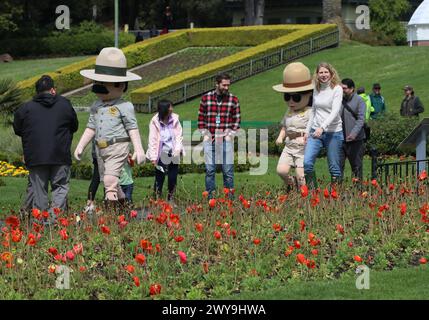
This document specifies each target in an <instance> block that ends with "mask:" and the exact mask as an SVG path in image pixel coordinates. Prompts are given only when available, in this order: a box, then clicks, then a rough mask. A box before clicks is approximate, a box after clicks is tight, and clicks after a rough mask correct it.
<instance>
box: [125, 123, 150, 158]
mask: <svg viewBox="0 0 429 320" xmlns="http://www.w3.org/2000/svg"><path fill="white" fill-rule="evenodd" d="M128 134H129V135H130V139H131V142H132V143H133V147H134V154H133V158H132V159H133V160H137V164H141V163H143V162H145V160H146V156H145V154H144V150H143V147H142V142H141V139H140V134H139V130H138V129H132V130H130V131H128Z"/></svg>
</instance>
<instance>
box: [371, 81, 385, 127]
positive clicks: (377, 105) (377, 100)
mask: <svg viewBox="0 0 429 320" xmlns="http://www.w3.org/2000/svg"><path fill="white" fill-rule="evenodd" d="M369 98H370V99H371V105H372V106H373V107H374V111H373V112H371V119H377V118H378V117H379V116H381V115H383V113H384V112H385V111H386V103H385V102H384V97H383V96H382V95H381V86H380V84H379V83H374V85H373V86H372V93H371V94H370V95H369Z"/></svg>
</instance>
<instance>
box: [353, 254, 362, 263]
mask: <svg viewBox="0 0 429 320" xmlns="http://www.w3.org/2000/svg"><path fill="white" fill-rule="evenodd" d="M353 259H354V260H355V261H356V262H362V261H363V260H362V258H361V257H360V256H357V255H356V256H354V257H353Z"/></svg>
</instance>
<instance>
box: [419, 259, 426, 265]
mask: <svg viewBox="0 0 429 320" xmlns="http://www.w3.org/2000/svg"><path fill="white" fill-rule="evenodd" d="M419 262H420V264H426V263H427V262H428V260H427V259H426V258H424V257H422V258H420V260H419Z"/></svg>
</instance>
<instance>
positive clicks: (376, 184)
mask: <svg viewBox="0 0 429 320" xmlns="http://www.w3.org/2000/svg"><path fill="white" fill-rule="evenodd" d="M371 184H372V186H373V187H378V183H377V180H375V179H372V180H371Z"/></svg>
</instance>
